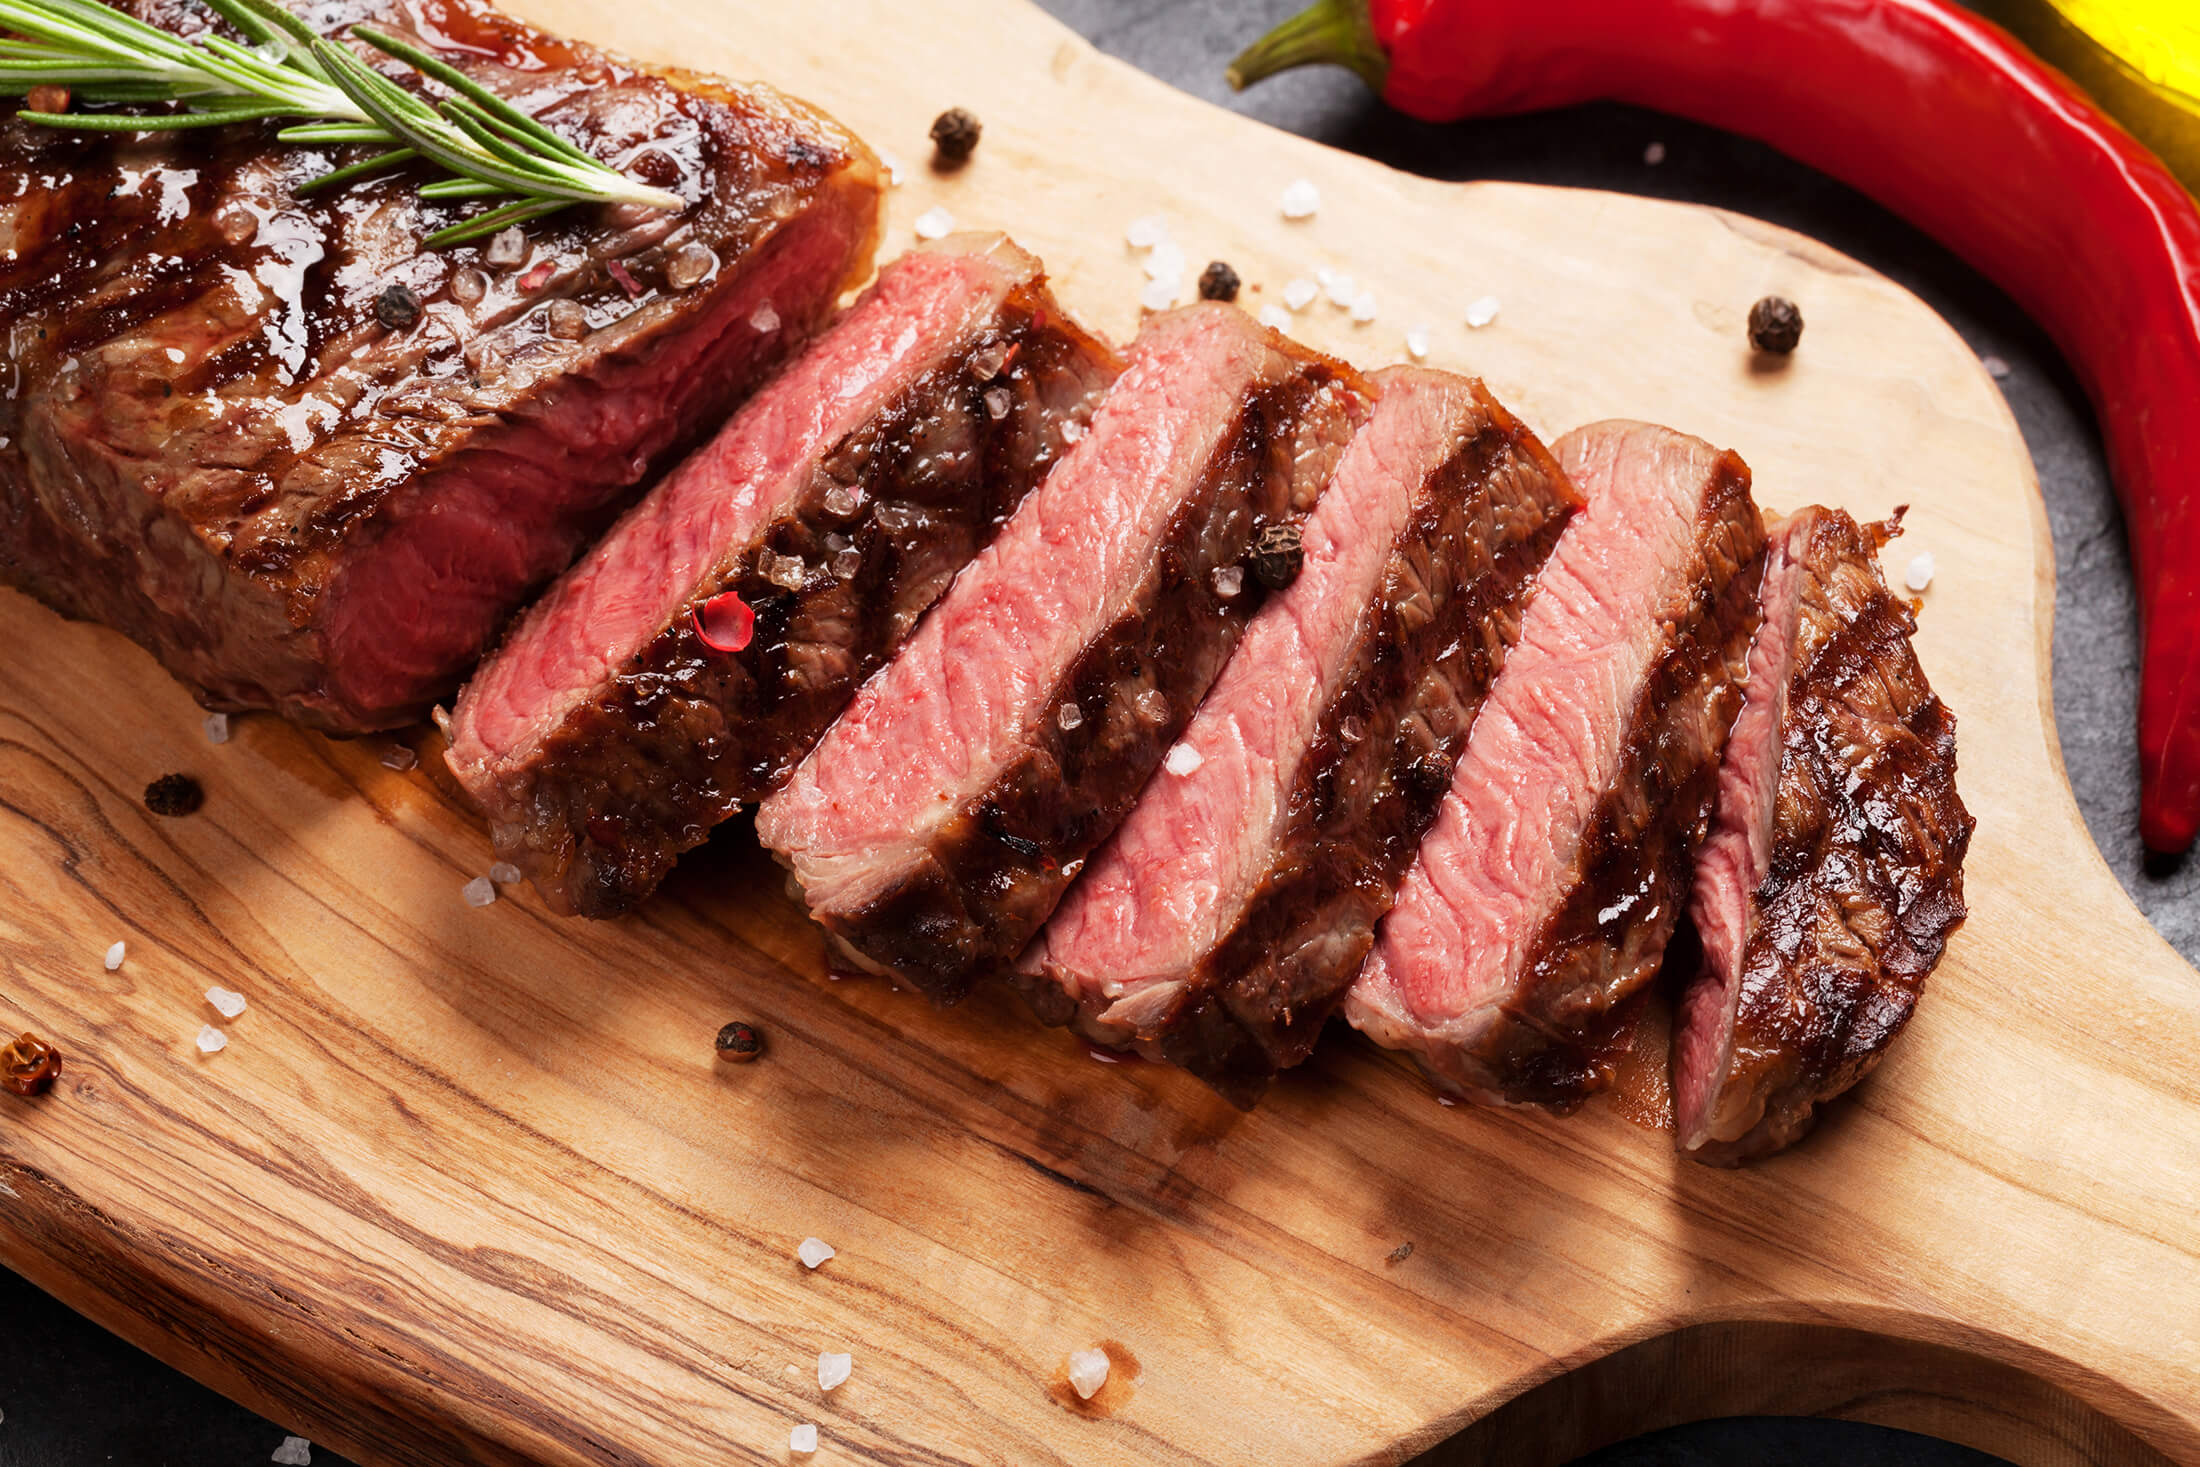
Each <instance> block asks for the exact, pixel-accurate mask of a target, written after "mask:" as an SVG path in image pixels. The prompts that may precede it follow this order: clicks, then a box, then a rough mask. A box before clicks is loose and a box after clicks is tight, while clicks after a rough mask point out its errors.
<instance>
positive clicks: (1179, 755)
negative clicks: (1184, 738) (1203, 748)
mask: <svg viewBox="0 0 2200 1467" xmlns="http://www.w3.org/2000/svg"><path fill="white" fill-rule="evenodd" d="M1206 762H1207V756H1206V755H1205V754H1202V753H1200V752H1199V750H1197V749H1195V748H1193V747H1192V746H1191V745H1190V744H1177V745H1175V746H1174V747H1172V748H1171V749H1170V750H1169V757H1168V758H1166V759H1164V760H1162V761H1161V767H1162V768H1163V769H1166V770H1168V771H1169V773H1171V774H1174V775H1178V776H1183V775H1186V774H1196V773H1197V772H1198V771H1199V766H1200V765H1202V764H1205V763H1206Z"/></svg>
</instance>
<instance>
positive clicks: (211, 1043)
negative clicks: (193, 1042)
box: [198, 1024, 229, 1054]
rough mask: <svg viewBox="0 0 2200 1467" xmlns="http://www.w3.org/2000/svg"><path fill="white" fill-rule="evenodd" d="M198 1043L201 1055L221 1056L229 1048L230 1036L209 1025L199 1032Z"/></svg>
mask: <svg viewBox="0 0 2200 1467" xmlns="http://www.w3.org/2000/svg"><path fill="white" fill-rule="evenodd" d="M198 1043H199V1053H200V1054H220V1053H221V1052H222V1051H223V1050H225V1049H227V1048H228V1047H229V1036H228V1035H226V1034H224V1033H222V1031H221V1030H219V1029H217V1028H215V1027H214V1026H213V1025H212V1024H208V1025H205V1026H204V1027H202V1028H201V1029H200V1030H199V1040H198Z"/></svg>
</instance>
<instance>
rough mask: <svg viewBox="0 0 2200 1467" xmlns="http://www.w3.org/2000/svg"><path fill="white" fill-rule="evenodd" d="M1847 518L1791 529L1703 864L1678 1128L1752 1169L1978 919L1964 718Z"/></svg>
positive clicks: (1860, 1067)
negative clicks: (1961, 760) (1960, 930)
mask: <svg viewBox="0 0 2200 1467" xmlns="http://www.w3.org/2000/svg"><path fill="white" fill-rule="evenodd" d="M1898 529H1899V517H1898V519H1897V520H1896V521H1892V522H1889V523H1888V524H1885V525H1869V526H1864V527H1861V528H1860V527H1859V526H1858V525H1857V523H1856V522H1855V521H1854V520H1852V519H1850V518H1849V517H1848V516H1847V515H1845V514H1843V513H1841V511H1839V510H1834V509H1820V508H1816V507H1813V508H1810V509H1806V510H1803V511H1801V512H1800V513H1798V514H1796V515H1793V516H1791V517H1790V518H1789V519H1787V520H1786V521H1785V522H1783V523H1782V524H1781V525H1780V526H1779V528H1778V529H1777V530H1775V531H1774V533H1773V536H1772V548H1771V553H1770V555H1769V557H1768V558H1767V562H1766V566H1765V580H1764V596H1763V604H1764V624H1763V626H1762V627H1760V628H1759V630H1758V633H1757V639H1756V641H1755V643H1754V644H1753V645H1752V646H1751V648H1750V654H1749V692H1748V701H1747V703H1746V704H1745V706H1744V707H1743V709H1742V715H1741V718H1740V720H1739V721H1738V722H1737V723H1736V724H1735V728H1734V736H1733V738H1732V739H1731V740H1730V741H1729V742H1728V744H1727V750H1726V762H1725V764H1724V765H1723V767H1722V768H1721V769H1720V772H1719V802H1718V817H1717V823H1716V825H1715V827H1714V829H1713V832H1712V836H1711V840H1710V843H1709V844H1708V845H1707V846H1706V847H1705V848H1704V853H1703V858H1702V860H1701V861H1699V862H1698V864H1697V869H1696V889H1695V895H1694V900H1693V914H1694V917H1695V922H1696V929H1697V931H1698V932H1699V933H1700V934H1701V935H1702V938H1703V967H1702V970H1701V971H1700V972H1699V973H1698V974H1697V975H1696V976H1695V977H1694V979H1693V980H1692V981H1691V983H1690V985H1689V987H1688V990H1687V992H1686V993H1685V994H1684V995H1683V996H1682V1000H1681V1007H1680V1013H1679V1016H1678V1018H1677V1019H1676V1021H1675V1023H1674V1028H1673V1110H1674V1123H1675V1124H1674V1131H1675V1140H1676V1142H1677V1143H1678V1144H1679V1146H1680V1149H1681V1150H1682V1151H1683V1152H1684V1153H1686V1154H1687V1155H1689V1156H1693V1157H1695V1158H1696V1159H1697V1160H1698V1161H1706V1162H1712V1163H1715V1164H1720V1165H1729V1166H1731V1165H1734V1164H1736V1163H1738V1162H1741V1161H1744V1160H1747V1159H1748V1158H1750V1157H1753V1156H1761V1155H1763V1154H1765V1153H1766V1152H1770V1151H1777V1150H1779V1149H1780V1148H1781V1147H1783V1146H1786V1145H1787V1144H1789V1143H1790V1142H1792V1141H1794V1140H1795V1139H1796V1138H1798V1137H1800V1136H1801V1135H1802V1134H1803V1133H1804V1132H1805V1131H1807V1130H1809V1129H1810V1126H1811V1122H1812V1120H1813V1119H1814V1118H1815V1116H1816V1114H1817V1107H1818V1105H1819V1103H1820V1102H1822V1101H1825V1100H1829V1099H1831V1098H1832V1097H1834V1096H1836V1095H1839V1094H1840V1093H1841V1092H1842V1091H1844V1090H1846V1089H1848V1088H1849V1087H1850V1086H1851V1085H1854V1084H1855V1083H1856V1082H1857V1081H1858V1080H1861V1079H1862V1078H1863V1077H1864V1076H1865V1074H1867V1073H1868V1072H1869V1071H1870V1070H1871V1068H1872V1067H1873V1066H1874V1065H1876V1064H1877V1063H1878V1062H1879V1060H1880V1057H1881V1056H1882V1055H1884V1054H1885V1053H1886V1050H1887V1046H1888V1045H1889V1044H1891V1043H1893V1042H1894V1037H1895V1035H1897V1034H1899V1033H1900V1032H1901V1031H1902V1026H1903V1025H1904V1024H1905V1023H1906V1022H1908V1020H1909V1017H1910V1013H1911V1010H1913V1009H1914V1008H1915V1007H1916V1006H1917V999H1918V993H1919V990H1920V989H1921V988H1922V987H1923V986H1924V983H1925V978H1926V975H1927V974H1929V973H1931V972H1932V970H1933V965H1934V964H1936V963H1938V962H1939V961H1940V955H1941V952H1942V950H1943V949H1944V948H1945V947H1946V946H1947V942H1948V934H1949V933H1950V932H1952V931H1954V930H1955V928H1956V927H1957V925H1958V924H1960V923H1961V922H1962V921H1963V916H1964V907H1963V853H1964V851H1965V849H1966V848H1967V847H1968V846H1969V845H1970V841H1971V828H1972V826H1973V824H1974V823H1975V822H1974V821H1973V820H1972V819H1971V816H1970V812H1968V811H1967V810H1965V809H1964V808H1963V801H1962V800H1961V799H1960V798H1959V797H1958V796H1957V794H1956V785H1955V774H1956V724H1955V716H1954V715H1953V714H1951V713H1950V712H1949V711H1948V709H1947V706H1946V705H1945V704H1943V703H1942V702H1941V701H1940V699H1938V698H1937V697H1935V696H1933V690H1932V687H1931V685H1929V684H1928V683H1927V682H1926V681H1925V672H1924V669H1922V668H1921V667H1919V666H1918V663H1917V655H1916V653H1915V652H1913V651H1912V650H1911V648H1910V636H1911V634H1912V633H1913V632H1914V631H1915V630H1916V629H1917V622H1916V619H1915V618H1914V617H1913V616H1912V615H1911V614H1910V608H1909V607H1908V606H1906V605H1904V604H1903V603H1902V602H1901V601H1900V600H1898V599H1897V598H1895V597H1894V596H1892V595H1890V594H1888V591H1887V585H1886V582H1885V581H1884V580H1883V579H1882V578H1881V576H1880V573H1879V555H1878V553H1879V549H1880V547H1881V546H1883V545H1884V544H1885V543H1886V542H1887V540H1888V539H1889V538H1890V537H1891V536H1892V535H1893V534H1894V533H1896V532H1897V531H1898Z"/></svg>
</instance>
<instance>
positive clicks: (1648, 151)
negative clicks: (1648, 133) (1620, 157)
mask: <svg viewBox="0 0 2200 1467" xmlns="http://www.w3.org/2000/svg"><path fill="white" fill-rule="evenodd" d="M1642 161H1643V162H1645V163H1647V164H1649V165H1650V166H1651V167H1652V168H1655V167H1657V166H1658V165H1659V164H1660V163H1663V162H1664V161H1665V144H1663V143H1652V144H1651V145H1650V146H1649V147H1647V148H1644V149H1643V150H1642Z"/></svg>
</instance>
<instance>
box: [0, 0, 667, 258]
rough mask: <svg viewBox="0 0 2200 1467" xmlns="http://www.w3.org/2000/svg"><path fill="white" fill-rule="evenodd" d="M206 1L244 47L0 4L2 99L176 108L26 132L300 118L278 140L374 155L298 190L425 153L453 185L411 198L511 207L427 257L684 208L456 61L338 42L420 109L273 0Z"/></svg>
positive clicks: (108, 13) (61, 3) (132, 22)
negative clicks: (626, 207) (486, 239)
mask: <svg viewBox="0 0 2200 1467" xmlns="http://www.w3.org/2000/svg"><path fill="white" fill-rule="evenodd" d="M206 3H207V4H208V6H209V7H210V8H212V9H213V10H214V11H215V12H216V13H217V14H219V15H220V16H221V17H222V18H223V19H225V20H227V21H228V22H229V23H230V24H231V25H232V26H234V27H236V29H237V31H238V33H239V34H241V35H243V36H244V37H246V38H247V39H248V40H249V41H251V42H252V44H251V45H250V46H242V45H239V44H237V43H236V42H235V41H232V40H229V39H228V38H227V37H224V36H215V35H208V36H202V37H198V38H196V39H194V40H185V39H184V38H183V37H181V36H177V35H173V34H171V33H170V32H167V31H163V30H160V29H158V28H157V27H154V26H149V25H146V24H145V23H144V22H142V21H140V20H138V19H136V18H135V17H133V16H129V15H126V14H124V13H123V12H121V11H119V10H117V9H115V8H114V7H112V6H110V5H105V4H101V3H98V0H0V32H12V33H13V34H0V96H8V95H12V96H27V95H29V94H30V93H31V91H32V90H33V89H35V88H38V87H66V88H67V89H68V90H69V93H70V95H71V98H72V100H75V101H82V102H89V103H94V104H99V105H110V106H138V105H144V104H147V103H160V102H166V103H179V104H181V109H180V110H177V111H170V112H160V113H150V114H148V113H142V112H73V111H72V112H40V111H31V110H25V111H21V112H18V113H17V114H16V116H18V117H19V118H21V119H22V120H23V121H25V122H32V123H38V124H41V125H44V126H47V127H65V128H76V129H82V130H89V131H107V132H154V131H173V130H177V129H181V128H194V127H220V126H225V125H227V124H230V123H235V122H250V121H254V120H257V119H260V118H271V117H290V118H305V119H311V120H309V121H304V122H299V123H296V124H294V125H293V126H290V127H286V128H284V129H283V130H282V131H280V132H278V133H277V134H276V137H277V138H278V139H279V140H281V141H283V142H288V143H300V144H307V145H314V146H346V145H353V144H367V145H372V146H376V147H377V148H378V149H379V151H377V152H375V153H374V154H372V155H371V156H369V157H366V158H363V159H360V160H359V161H357V162H355V163H350V164H346V165H345V166H343V167H340V168H337V169H335V170H334V171H332V172H330V173H326V174H323V175H322V176H321V177H319V178H317V179H314V180H312V181H311V182H310V183H309V184H307V185H306V189H308V190H310V189H325V188H333V187H337V186H340V185H342V184H346V183H349V182H351V181H352V180H354V179H358V178H362V177H365V176H367V175H368V174H371V173H377V172H380V171H381V170H383V169H385V168H390V167H394V166H396V165H397V164H400V163H404V162H407V161H410V160H411V159H414V158H426V159H428V160H430V161H431V162H433V163H435V164H436V165H437V166H439V167H441V168H442V169H443V170H444V171H445V172H448V173H450V174H452V175H453V176H452V177H451V178H449V179H442V180H438V181H436V182H434V183H430V184H427V185H424V186H423V187H422V188H421V190H420V196H421V197H422V198H425V199H435V200H444V201H448V200H460V199H474V198H504V199H507V200H509V202H506V203H504V204H502V205H500V206H499V207H497V208H494V209H491V210H489V211H488V212H486V213H484V214H479V215H476V216H474V217H473V218H470V219H465V220H461V221H460V222H459V223H457V224H454V225H451V226H449V227H448V228H445V229H439V230H437V231H436V232H435V233H433V234H431V235H429V236H428V237H427V239H426V241H424V242H425V243H426V244H427V245H429V246H430V247H431V248H432V247H436V246H441V245H449V244H459V243H463V242H465V241H467V240H472V239H478V238H480V237H481V236H483V235H485V234H493V233H495V232H496V231H498V230H500V229H503V228H505V227H507V226H509V225H512V224H515V223H519V222H521V221H523V220H527V219H533V218H537V217H539V216H541V215H544V214H549V213H553V212H555V211H556V210H559V209H562V208H564V207H566V206H567V205H568V204H574V203H583V202H595V203H627V204H640V205H643V206H645V207H648V208H653V209H670V210H677V209H681V208H684V207H685V206H686V201H685V200H683V199H682V198H681V197H680V196H679V195H678V194H675V193H669V192H667V191H666V190H664V189H659V188H652V187H650V186H648V185H647V184H643V183H638V182H636V181H635V180H633V179H630V178H628V177H627V176H626V175H625V174H623V173H620V172H619V171H617V170H616V169H613V168H610V167H607V166H605V165H604V164H603V163H601V162H598V161H597V160H596V159H595V158H593V157H591V156H590V155H589V154H587V153H585V152H583V151H582V150H581V149H579V148H577V147H575V146H574V145H573V144H572V143H570V142H568V141H566V140H565V139H564V138H563V137H560V136H559V135H558V134H557V133H555V132H553V131H551V130H550V129H549V128H547V127H545V126H543V125H542V124H541V123H540V122H537V121H536V120H535V119H534V118H532V117H530V116H528V115H527V114H526V113H525V112H522V111H521V110H520V109H519V108H517V107H514V106H513V105H512V104H511V103H510V102H507V101H505V100H504V99H503V98H502V97H499V96H498V95H497V94H496V93H494V92H492V91H490V90H488V89H487V88H486V87H483V86H482V85H480V84H479V83H478V82H475V81H474V80H473V79H472V78H470V77H468V76H467V75H466V74H465V73H464V72H462V71H459V70H458V69H457V68H456V67H453V66H450V65H448V64H446V63H445V62H443V61H442V60H440V59H439V58H437V57H435V56H433V55H431V54H430V53H428V52H427V51H424V50H422V49H421V48H419V47H418V46H415V45H412V44H411V43H409V42H406V41H403V40H400V39H398V38H397V37H395V36H392V35H388V34H386V33H385V32H383V31H380V30H377V29H375V28H374V27H372V26H367V25H357V26H353V27H352V28H351V32H350V33H351V35H352V36H353V37H355V38H356V39H358V40H361V41H364V42H365V43H366V44H367V45H369V46H372V47H373V48H374V49H376V50H377V51H380V52H382V53H383V54H384V55H387V56H390V57H393V58H395V59H397V60H399V61H402V62H404V63H405V64H407V65H408V66H411V67H413V68H414V69H415V70H417V71H419V72H420V73H422V74H423V75H424V76H426V77H428V78H429V79H431V80H432V81H434V82H436V83H438V84H440V85H441V86H442V87H444V88H445V89H447V90H448V91H449V93H450V95H449V96H447V97H444V98H443V99H442V100H441V101H440V102H430V101H429V100H428V99H426V98H424V97H422V96H419V95H417V94H415V93H413V92H410V91H407V90H406V89H405V88H404V87H401V86H399V85H398V84H397V83H395V82H393V81H391V80H390V79H389V78H388V77H386V76H384V75H382V73H380V72H379V71H376V70H375V69H374V68H373V67H371V66H368V65H367V64H366V63H365V62H364V61H361V60H360V59H359V57H358V56H357V55H356V54H355V53H354V52H353V51H352V50H351V49H350V48H348V47H346V46H343V45H340V44H338V43H337V42H335V41H332V40H328V39H326V38H324V37H322V36H320V35H318V34H316V33H315V32H314V30H313V29H312V28H311V27H310V26H308V25H306V23H305V22H304V21H302V20H300V19H299V18H298V17H297V16H295V15H293V14H292V13H291V12H290V11H289V10H287V9H285V8H284V7H283V6H281V5H280V4H277V3H275V0H206Z"/></svg>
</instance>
